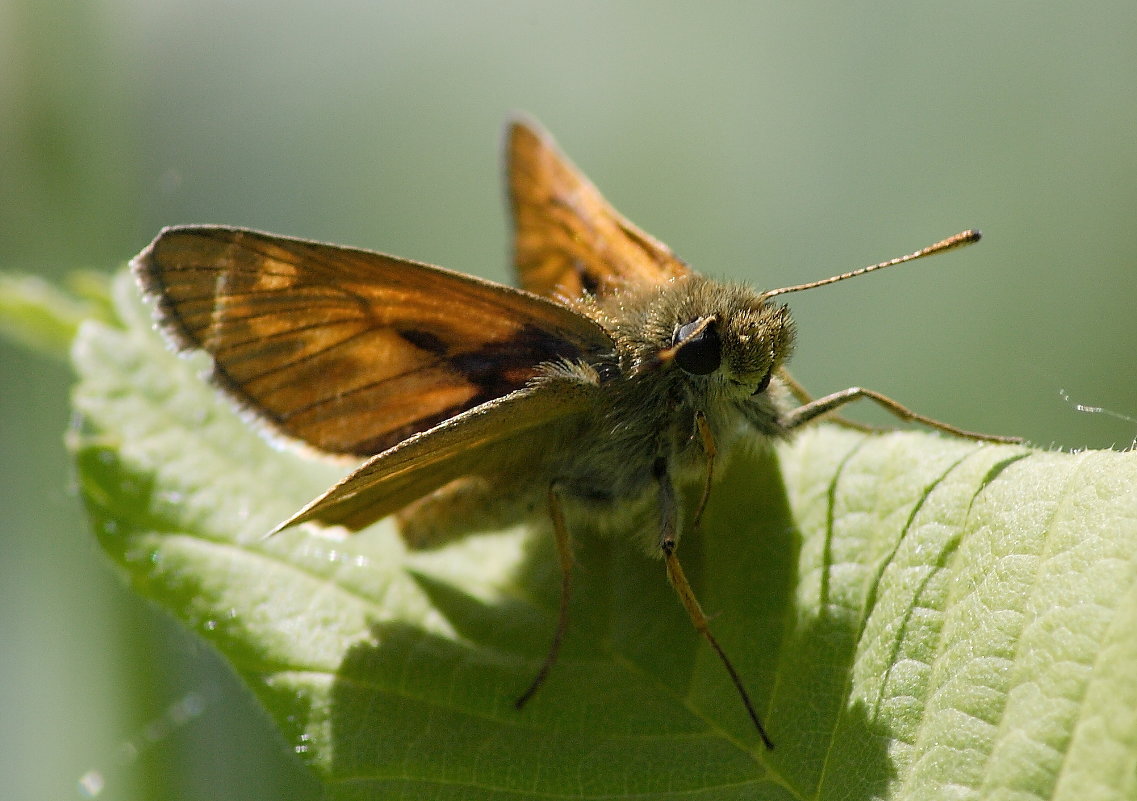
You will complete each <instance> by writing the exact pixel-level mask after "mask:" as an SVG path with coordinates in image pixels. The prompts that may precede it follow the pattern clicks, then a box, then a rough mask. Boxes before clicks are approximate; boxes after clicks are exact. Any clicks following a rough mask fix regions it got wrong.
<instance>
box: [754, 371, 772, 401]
mask: <svg viewBox="0 0 1137 801" xmlns="http://www.w3.org/2000/svg"><path fill="white" fill-rule="evenodd" d="M773 377H774V370H773V368H770V370H769V371H768V372H767V373H766V375H764V376H762V380H761V381H759V382H758V388H757V389H755V390H754V391H753V392H751V393H750V394H751V395H761V394H762V393H763V392H765V391H766V389H767V387H769V386H770V379H771V378H773Z"/></svg>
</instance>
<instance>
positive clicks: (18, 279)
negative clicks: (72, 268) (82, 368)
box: [0, 272, 112, 360]
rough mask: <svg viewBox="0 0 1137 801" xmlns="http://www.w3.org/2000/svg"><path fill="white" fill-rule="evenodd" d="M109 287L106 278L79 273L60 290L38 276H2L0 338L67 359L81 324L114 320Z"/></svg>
mask: <svg viewBox="0 0 1137 801" xmlns="http://www.w3.org/2000/svg"><path fill="white" fill-rule="evenodd" d="M106 283H107V280H106V277H105V276H102V275H98V274H96V273H89V272H78V273H75V274H73V275H72V276H70V278H69V279H68V282H67V288H66V289H59V288H57V287H55V286H53V285H52V284H51V283H49V282H47V281H45V280H44V279H42V278H40V277H39V276H35V275H17V274H13V273H0V334H4V335H6V336H7V337H8V338H9V339H11V340H13V341H15V342H18V343H20V344H21V345H23V346H25V347H27V348H29V349H31V350H35V351H38V352H40V353H43V354H46V355H48V356H53V357H56V358H58V359H60V360H62V359H65V358H66V357H67V350H68V348H69V347H70V346H71V343H72V342H73V341H74V340H75V334H76V332H77V331H78V330H79V325H80V323H82V322H83V321H84V320H89V319H93V318H97V319H102V320H110V319H111V317H112V314H111V309H110V307H109V305H108V299H107V289H106Z"/></svg>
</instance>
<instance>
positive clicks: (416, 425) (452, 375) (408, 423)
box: [132, 226, 612, 456]
mask: <svg viewBox="0 0 1137 801" xmlns="http://www.w3.org/2000/svg"><path fill="white" fill-rule="evenodd" d="M132 266H133V269H134V272H135V274H136V275H137V277H138V279H139V281H140V282H141V284H142V286H143V288H144V289H145V290H146V292H147V293H148V294H150V295H153V296H156V297H157V298H158V310H159V311H158V314H159V323H160V325H161V327H162V328H163V329H164V330H165V332H166V333H167V335H168V336H170V338H171V339H173V340H174V342H175V343H176V344H177V345H178V346H179V347H180V348H183V349H202V350H205V351H206V352H208V353H209V354H210V355H211V356H212V357H213V377H214V380H215V382H216V383H217V384H219V385H220V386H221V387H222V388H223V389H225V390H226V391H227V392H229V394H231V395H232V396H234V397H235V398H236V399H237V400H238V401H239V402H240V403H241V404H242V405H244V406H245V407H247V408H248V409H250V410H251V411H253V412H254V413H255V414H256V415H257V416H259V417H260V418H262V419H263V420H265V421H266V422H267V423H268V424H269V425H270V427H271V428H273V429H274V430H276V431H277V432H279V433H282V434H284V435H286V436H288V437H291V438H294V439H298V440H301V441H303V442H306V443H308V444H309V445H311V446H314V447H315V448H317V449H319V450H321V451H324V452H326V453H330V454H344V455H353V456H370V455H372V454H375V453H379V452H382V451H384V450H387V449H388V448H391V447H393V446H394V445H396V444H398V443H400V442H402V441H403V440H405V439H407V438H408V437H411V436H413V435H414V434H417V433H419V432H422V431H426V430H428V429H430V428H433V427H434V426H436V425H438V424H439V423H440V422H442V421H444V420H447V419H449V418H452V417H454V416H455V415H460V414H461V413H463V412H465V411H467V410H469V409H473V408H475V407H477V406H479V405H481V404H484V403H486V402H488V401H491V400H493V399H495V398H500V397H503V396H506V395H508V394H510V393H512V392H515V391H517V390H519V389H521V388H522V387H524V386H526V384H527V383H528V382H529V381H530V379H532V378H533V377H534V376H535V375H536V374H538V372H539V370H538V365H540V364H541V363H543V362H549V361H555V360H560V359H570V360H571V359H577V358H580V357H582V356H586V355H588V354H590V353H593V352H599V351H603V350H607V349H610V348H611V347H612V345H611V341H610V340H609V338H608V336H607V335H606V334H605V333H604V331H603V330H602V329H601V328H600V327H599V326H597V325H596V324H595V323H593V322H592V321H590V320H588V319H587V318H585V317H583V316H582V315H579V314H577V313H575V312H573V311H571V310H570V309H568V308H566V307H564V306H561V305H559V304H556V303H553V302H551V301H548V300H545V299H542V298H539V297H536V296H534V295H531V294H528V293H526V292H521V291H518V290H515V289H511V288H509V287H505V286H501V285H499V284H494V283H492V282H489V281H483V280H480V279H477V278H473V277H470V276H465V275H461V274H459V273H454V272H450V271H448V270H443V269H441V268H438V267H433V266H430V265H427V264H421V263H417V262H412V261H407V260H403V259H398V258H395V257H393V256H386V255H383V254H380V253H373V252H370V251H364V250H355V249H351V248H343V247H338V246H334V245H327V244H322V243H318V242H309V241H305V240H299V239H290V238H285V237H278V236H273V235H270V234H264V233H259V232H256V231H250V230H246V229H238V228H223V227H214V226H190V227H180V228H168V229H165V230H164V231H162V232H161V233H160V234H159V235H158V237H157V238H156V239H155V240H154V242H152V243H151V244H150V246H149V247H147V248H146V250H144V251H143V252H142V253H141V254H139V256H138V257H137V258H136V259H135V260H134V261H133V263H132Z"/></svg>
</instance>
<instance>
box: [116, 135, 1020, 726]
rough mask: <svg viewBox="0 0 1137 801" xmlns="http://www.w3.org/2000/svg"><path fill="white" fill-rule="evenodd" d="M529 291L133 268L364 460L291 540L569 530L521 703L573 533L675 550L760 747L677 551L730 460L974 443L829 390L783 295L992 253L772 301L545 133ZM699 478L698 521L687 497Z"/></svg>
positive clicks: (177, 235)
mask: <svg viewBox="0 0 1137 801" xmlns="http://www.w3.org/2000/svg"><path fill="white" fill-rule="evenodd" d="M506 151H507V156H506V160H507V167H508V182H509V195H510V206H511V209H512V213H513V221H514V227H515V233H514V240H513V245H514V247H513V250H514V258H515V266H516V271H517V277H518V279H519V282H520V287H521V288H520V289H514V288H511V287H507V286H503V285H500V284H497V283H493V282H490V281H486V280H482V279H479V278H475V277H472V276H468V275H463V274H460V273H456V272H451V271H449V270H445V269H442V268H440V267H435V266H432V265H429V264H424V263H420V262H415V261H410V260H407V259H402V258H398V257H395V256H389V255H384V254H381V253H375V252H371V251H366V250H358V249H353V248H347V247H340V246H336V245H330V244H323V243H319V242H311V241H305V240H301V239H293V238H288V237H282V236H275V235H272V234H266V233H261V232H258V231H252V230H247V229H241V228H230V227H221V226H181V227H172V228H166V229H164V230H163V231H162V232H161V233H159V235H158V236H157V238H156V239H155V240H154V241H153V242H152V243H151V244H150V245H149V246H148V247H147V248H146V249H145V250H143V251H142V253H140V254H139V255H138V256H137V257H136V258H135V259H134V260H133V262H132V268H133V271H134V274H135V276H136V277H137V280H138V282H139V283H140V285H141V287H142V289H143V291H144V293H145V294H147V295H149V296H152V297H153V298H156V299H157V312H156V315H157V320H158V324H159V327H160V329H161V330H162V331H163V332H164V333H165V334H166V336H167V337H168V338H169V339H170V340H171V341H172V343H173V344H174V345H175V346H176V347H177V348H179V349H183V350H203V351H205V352H206V353H208V354H209V355H210V356H211V357H212V379H213V381H214V382H215V383H216V384H217V385H218V386H219V387H220V388H221V389H222V390H223V391H224V392H225V393H227V394H228V395H229V396H230V397H231V398H233V399H234V400H235V401H236V402H237V403H238V404H239V405H240V406H241V407H243V408H244V409H246V410H248V411H251V412H252V413H253V414H254V415H255V416H256V417H257V418H259V419H260V420H261V421H263V422H264V423H265V424H267V426H268V427H269V429H270V430H272V431H273V432H275V433H277V434H280V435H283V436H284V437H285V438H288V439H290V440H294V441H299V442H301V443H304V444H306V445H307V446H309V447H311V448H314V449H315V450H316V451H318V452H321V453H324V454H329V455H334V456H343V457H358V458H362V459H364V460H365V461H363V463H362V465H360V466H359V467H358V468H357V469H356V470H354V472H352V473H350V474H349V475H348V476H347V477H346V478H344V479H343V480H342V481H340V482H339V483H337V484H336V485H335V486H333V487H331V488H330V489H329V490H327V491H326V492H325V493H323V494H322V495H320V496H319V497H318V498H316V499H315V500H313V501H311V502H310V503H309V504H308V505H306V506H304V507H303V508H302V509H300V511H298V512H297V513H296V514H294V515H293V516H292V517H290V518H289V519H287V520H285V521H283V522H282V523H280V525H279V526H277V527H276V529H274V531H279V530H281V529H284V528H287V527H289V526H294V525H297V524H300V523H307V522H310V523H314V524H319V525H322V526H342V527H344V528H346V529H348V530H350V531H358V530H360V529H363V528H365V527H367V526H369V525H371V524H372V523H374V522H375V521H377V520H380V519H382V518H385V517H387V516H389V515H392V514H394V515H397V520H398V523H399V526H400V529H401V532H402V535H403V537H404V538H405V539H406V541H407V542H408V543H409V544H410V545H412V546H415V547H434V546H438V545H441V544H444V543H446V542H449V541H452V540H454V539H456V538H459V537H462V536H464V535H467V534H469V533H472V532H476V531H485V530H493V529H498V528H503V527H506V526H508V525H512V524H516V523H518V522H520V521H535V520H538V519H542V518H547V519H548V520H550V521H551V523H552V526H551V528H552V531H553V535H554V539H555V543H556V553H557V557H558V560H559V563H560V568H561V576H562V582H561V595H560V607H559V614H558V622H557V625H556V629H555V632H554V636H553V638H552V642H551V645H550V647H549V651H548V654H547V656H546V658H545V660H544V662H543V663H542V664H541V665H540V667H539V669H538V670H537V672H536V676H535V678H534V679H533V681H532V682H531V683H530V685H529V686H528V688H527V689H525V691H524V692H523V693H522V694H521V695H520V696H519V698H518V700H517V703H516V705H517V706H518V707H519V708H520V707H521V706H522V705H523V704H525V703H526V701H528V699H529V698H530V697H532V695H533V693H534V692H535V691H536V690H537V688H538V687H539V686H540V685H541V684H542V683H543V682H544V680H545V678H546V676H547V675H548V673H549V671H550V670H551V668H552V666H553V664H554V663H555V661H556V659H557V654H558V652H559V650H560V646H561V642H562V640H563V638H564V636H565V632H566V630H567V622H568V610H569V598H570V595H571V586H572V585H571V576H572V567H573V544H572V536H571V530H572V528H573V527H574V523H577V522H580V521H587V522H589V524H590V525H592V526H593V527H596V528H599V529H601V530H603V531H606V532H607V533H610V534H612V535H613V536H621V537H628V538H632V539H635V540H637V541H638V542H639V543H640V544H641V545H642V547H643V549H644V550H645V552H647V553H648V554H650V555H653V556H657V557H661V558H662V560H663V562H664V565H665V572H666V575H667V577H668V579H669V581H670V582H671V584H672V586H673V587H674V588H675V590H676V592H677V594H678V597H679V600H680V601H681V603H682V605H683V606H684V608H685V609H686V611H687V613H688V615H689V616H690V618H691V621H692V623H693V624H694V626H695V628H696V629H697V630H698V632H699V633H700V634H701V635H702V636H703V637H704V638H705V639H706V641H707V642H708V644H709V645H710V646H711V647H712V648H713V649H714V650H715V652H716V654H717V655H718V657H719V658H720V660H721V661H722V664H723V665H724V667H725V668H726V670H727V671H728V673H729V674H730V678H731V680H732V682H733V684H734V686H735V688H736V689H737V691H738V694H739V696H740V698H741V699H742V702H743V704H744V705H745V706H746V709H747V712H748V714H749V716H750V718H751V720H752V721H753V723H754V726H755V727H756V729H757V731H758V733H759V735H760V737H761V739H762V741H763V743H764V744H765V745H766V746H767V747H773V746H772V743H771V741H770V738H769V736H768V735H767V733H766V730H765V728H764V727H763V724H762V722H761V719H760V717H759V715H758V713H757V712H756V710H755V708H754V705H753V703H752V702H751V699H750V697H749V694H748V693H747V691H746V688H745V686H744V683H743V681H742V679H741V677H740V676H739V675H738V673H737V671H736V670H735V668H734V667H733V665H732V664H731V662H730V660H729V659H728V658H727V656H726V654H725V652H724V651H723V649H722V648H721V647H720V646H719V644H718V642H717V641H716V640H715V638H714V636H713V634H712V633H711V628H710V624H709V621H708V618H707V616H706V614H705V613H704V612H703V610H702V608H701V607H700V605H699V602H698V600H697V598H696V596H695V593H694V590H693V589H692V587H691V585H690V583H689V582H688V580H687V578H686V576H685V575H684V573H683V569H682V566H681V564H680V562H679V559H678V555H677V546H678V543H679V539H680V535H681V533H682V531H683V530H684V529H688V530H689V529H693V528H697V527H698V522H699V519H700V518H701V515H702V512H703V509H704V508H705V507H706V504H707V502H708V500H709V498H710V495H711V489H712V487H713V485H714V479H715V467H716V465H718V464H720V463H721V461H722V460H723V459H724V458H726V457H728V456H729V455H730V452H731V451H732V450H733V449H734V448H735V447H736V446H738V445H739V444H740V443H742V442H744V441H754V440H755V439H759V440H777V439H782V438H785V437H788V436H790V435H792V433H793V432H794V431H795V430H797V429H799V428H801V427H802V426H803V425H806V424H807V423H809V422H811V421H813V420H816V419H817V418H819V417H821V416H823V415H826V414H829V413H831V412H833V411H834V410H836V409H838V408H839V407H841V406H844V405H845V404H847V403H849V402H851V401H854V400H857V399H861V398H864V399H868V400H871V401H873V402H875V403H877V404H878V405H880V406H882V407H883V408H885V409H886V410H888V411H890V412H892V413H893V414H895V415H897V416H898V417H900V418H902V419H905V420H912V421H916V422H920V423H923V424H925V425H928V426H931V427H933V428H936V429H939V430H941V431H945V432H948V433H950V434H953V435H957V436H962V437H967V438H971V439H977V440H992V441H1000V442H1002V441H1017V440H1014V439H1013V438H1008V437H999V436H988V435H983V434H978V433H974V432H968V431H964V430H962V429H958V428H956V427H954V426H951V425H948V424H946V423H941V422H938V421H936V420H932V419H930V418H927V417H924V416H922V415H919V414H916V413H915V412H912V411H910V410H909V409H907V408H905V407H903V406H901V405H900V404H899V403H897V402H896V401H893V400H891V399H890V398H887V397H886V396H884V395H881V394H879V393H877V392H873V391H871V390H867V389H864V388H861V387H851V388H848V389H845V390H841V391H839V392H835V393H832V394H829V395H826V396H823V397H820V398H817V399H813V398H810V397H809V395H808V394H807V393H806V392H805V390H804V389H803V388H802V387H801V386H800V385H799V384H798V383H797V382H796V381H794V379H793V378H792V377H791V376H790V374H789V372H788V371H787V370H786V367H785V364H786V361H787V359H788V358H789V356H790V354H791V352H792V350H793V345H794V325H793V321H792V319H791V317H790V314H789V311H788V309H787V307H786V306H784V305H782V304H780V303H778V302H776V301H775V300H774V299H775V298H777V297H778V296H779V295H783V294H787V293H790V292H797V291H801V290H804V289H811V288H815V287H819V286H823V285H826V284H829V283H834V282H836V281H842V280H845V279H847V278H852V277H855V276H858V275H862V274H865V273H868V272H871V271H874V270H878V269H881V268H884V267H888V266H892V265H894V264H900V263H903V262H907V261H911V260H913V259H916V258H920V257H922V256H926V255H929V254H932V253H937V252H942V251H946V250H949V249H952V248H955V247H958V246H960V245H963V244H967V243H970V242H973V241H976V240H977V239H978V238H979V233H978V232H976V231H964V232H963V233H961V234H957V235H956V236H954V237H950V238H948V239H945V240H943V241H941V242H938V243H936V244H935V245H932V246H930V247H928V248H924V249H923V250H920V251H917V252H915V253H911V254H909V255H907V256H902V257H900V258H898V259H892V260H890V261H886V262H881V263H879V264H875V265H871V266H868V267H865V268H862V269H860V270H854V271H851V272H847V273H842V274H840V275H835V276H833V277H831V278H826V279H823V280H820V281H813V282H810V283H805V284H799V285H795V286H789V287H783V288H780V289H774V290H767V291H765V292H760V291H757V290H755V289H753V288H751V287H749V286H747V285H745V284H739V283H723V282H718V281H714V280H711V279H709V278H706V277H704V276H702V275H700V274H699V273H697V272H695V271H694V270H692V269H691V268H690V267H689V266H688V265H687V264H685V263H684V262H683V261H682V260H681V259H679V258H678V257H677V256H676V255H675V254H674V253H673V252H672V251H671V249H670V248H668V247H667V246H666V245H664V244H663V243H662V242H660V241H658V240H656V239H655V238H653V237H652V236H650V235H649V234H647V233H645V232H644V231H642V230H640V229H639V228H637V227H636V226H635V225H633V224H632V223H631V222H629V221H628V220H627V219H625V218H624V217H623V216H621V215H620V214H619V213H618V212H617V211H616V210H615V209H614V208H612V206H611V205H609V203H608V202H607V201H606V200H605V199H604V198H603V197H602V196H601V194H600V192H599V191H598V190H597V189H596V188H595V187H594V186H593V185H592V183H590V182H589V180H588V179H587V178H585V177H584V175H583V174H582V173H581V172H580V171H579V170H578V169H577V168H576V167H574V166H573V165H572V163H571V162H569V161H568V159H567V158H566V157H565V156H563V155H562V154H561V153H560V151H559V150H558V149H557V147H556V145H555V144H554V143H553V140H552V139H551V137H550V136H549V135H548V134H547V133H545V132H544V131H543V130H541V129H540V128H539V127H537V126H536V124H535V123H532V122H529V121H526V120H516V121H514V122H512V123H511V124H510V126H509V128H508V132H507V142H506ZM689 483H690V484H693V485H694V486H696V487H698V486H699V485H700V484H701V486H702V492H701V495H699V500H698V502H697V504H695V505H694V508H693V509H686V508H684V502H683V495H682V493H681V492H679V491H677V487H682V486H685V485H687V484H689Z"/></svg>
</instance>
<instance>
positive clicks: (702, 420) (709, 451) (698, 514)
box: [691, 412, 718, 531]
mask: <svg viewBox="0 0 1137 801" xmlns="http://www.w3.org/2000/svg"><path fill="white" fill-rule="evenodd" d="M695 428H696V429H698V431H699V439H701V440H702V442H703V453H705V454H706V456H707V476H706V478H705V479H704V480H703V494H702V496H700V498H699V505H698V506H696V507H695V516H694V517H692V518H691V529H692V530H693V531H698V530H699V525H700V524H701V523H702V522H703V511H704V510H705V509H706V508H707V502H708V501H709V500H710V499H711V484H712V483H714V479H715V456H716V455H717V454H718V449H717V448H715V436H714V434H713V433H711V426H710V423H708V422H707V416H706V415H705V414H703V413H702V412H695Z"/></svg>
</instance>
